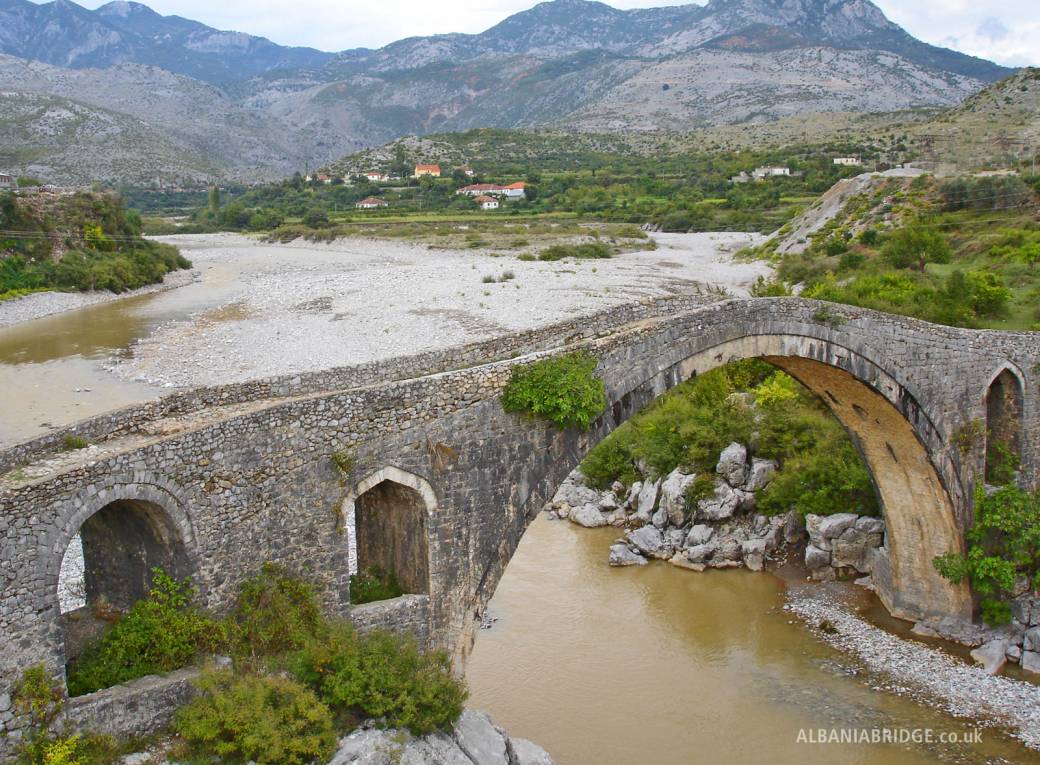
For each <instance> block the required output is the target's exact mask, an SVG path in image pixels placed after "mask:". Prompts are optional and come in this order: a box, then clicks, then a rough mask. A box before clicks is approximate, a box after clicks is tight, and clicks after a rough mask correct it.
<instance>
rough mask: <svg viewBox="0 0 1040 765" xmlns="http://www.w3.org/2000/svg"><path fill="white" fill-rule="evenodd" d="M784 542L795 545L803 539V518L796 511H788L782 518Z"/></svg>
mask: <svg viewBox="0 0 1040 765" xmlns="http://www.w3.org/2000/svg"><path fill="white" fill-rule="evenodd" d="M783 519H784V524H783V528H784V541H785V542H787V544H789V545H790V544H795V543H797V542H801V541H802V540H803V539H805V536H806V534H805V518H803V517H802V514H801V513H799V512H798V511H797V510H790V511H788V512H787V513H786V514H785V515H784V516H783Z"/></svg>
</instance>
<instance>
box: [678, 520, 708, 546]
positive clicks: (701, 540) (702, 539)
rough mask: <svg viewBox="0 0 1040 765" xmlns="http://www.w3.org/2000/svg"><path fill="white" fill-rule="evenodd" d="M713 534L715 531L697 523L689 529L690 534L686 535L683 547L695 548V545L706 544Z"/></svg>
mask: <svg viewBox="0 0 1040 765" xmlns="http://www.w3.org/2000/svg"><path fill="white" fill-rule="evenodd" d="M714 534H715V529H713V528H712V527H711V526H708V525H707V524H705V523H698V524H697V525H696V526H694V527H693V528H691V529H690V533H689V534H687V535H686V544H685V547H696V546H697V545H703V544H705V543H707V541H708V540H709V539H711V538H712V536H713V535H714Z"/></svg>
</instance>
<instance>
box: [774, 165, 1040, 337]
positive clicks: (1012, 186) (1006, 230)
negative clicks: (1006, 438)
mask: <svg viewBox="0 0 1040 765" xmlns="http://www.w3.org/2000/svg"><path fill="white" fill-rule="evenodd" d="M1038 190H1040V178H1027V179H1022V178H1019V177H1018V176H996V177H993V176H990V177H979V178H975V177H967V178H955V179H950V180H939V179H935V178H932V177H931V176H920V177H918V178H916V179H914V180H912V181H911V180H908V179H902V178H892V179H889V180H888V181H886V182H885V183H884V184H882V185H880V186H879V187H877V188H876V189H874V190H873V191H871V192H870V193H868V194H864V195H861V196H860V197H858V198H854V199H852V200H850V201H849V203H848V204H847V205H846V206H845V208H844V210H843V211H842V212H841V213H840V214H839V215H838V216H837V217H835V218H834V219H833V220H832V221H830V222H829V223H828V224H827V225H826V226H824V227H823V228H822V229H821V230H820V231H819V232H818V233H817V234H816V235H815V236H814V237H813V238H812V241H811V243H810V246H809V247H808V249H807V250H806V251H805V253H803V254H797V255H795V254H789V255H784V256H782V257H778V258H775V260H776V262H777V266H778V268H777V277H778V279H779V280H781V281H782V282H784V283H786V284H787V285H795V284H800V285H802V287H803V289H802V292H801V294H802V295H803V296H804V297H810V298H817V299H819V300H827V301H831V302H835V303H846V304H849V305H858V306H863V307H866V308H875V309H877V310H881V311H886V312H889V313H897V314H903V315H906V316H915V317H917V318H921V319H925V320H927V321H933V322H936V323H940V324H948V325H952V326H960V327H982V328H993V329H998V328H999V329H1019V330H1023V329H1024V330H1029V329H1032V330H1040V269H1038V268H1037V264H1038V263H1040V214H1038V209H1040V197H1038V195H1037V192H1038ZM775 248H776V240H774V241H773V242H771V243H769V244H767V245H765V246H764V247H763V248H761V249H760V251H759V252H760V254H763V255H766V256H771V255H772V252H773V251H774V250H775Z"/></svg>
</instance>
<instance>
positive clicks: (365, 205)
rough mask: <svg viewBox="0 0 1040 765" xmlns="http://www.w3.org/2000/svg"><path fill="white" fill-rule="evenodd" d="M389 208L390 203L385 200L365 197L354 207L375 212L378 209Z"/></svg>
mask: <svg viewBox="0 0 1040 765" xmlns="http://www.w3.org/2000/svg"><path fill="white" fill-rule="evenodd" d="M389 206H390V203H389V202H387V201H386V200H385V199H380V198H379V197H365V198H364V199H362V200H361V201H360V202H358V203H357V204H356V205H354V207H356V208H357V209H359V210H374V209H375V208H377V207H389Z"/></svg>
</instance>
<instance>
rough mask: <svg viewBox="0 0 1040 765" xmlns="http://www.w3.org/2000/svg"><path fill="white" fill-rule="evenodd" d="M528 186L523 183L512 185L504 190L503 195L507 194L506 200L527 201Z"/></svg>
mask: <svg viewBox="0 0 1040 765" xmlns="http://www.w3.org/2000/svg"><path fill="white" fill-rule="evenodd" d="M526 189H527V184H526V183H524V182H523V181H520V182H519V183H511V184H509V185H508V186H506V187H505V188H503V189H502V193H503V194H505V197H506V199H526V198H527V190H526Z"/></svg>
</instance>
